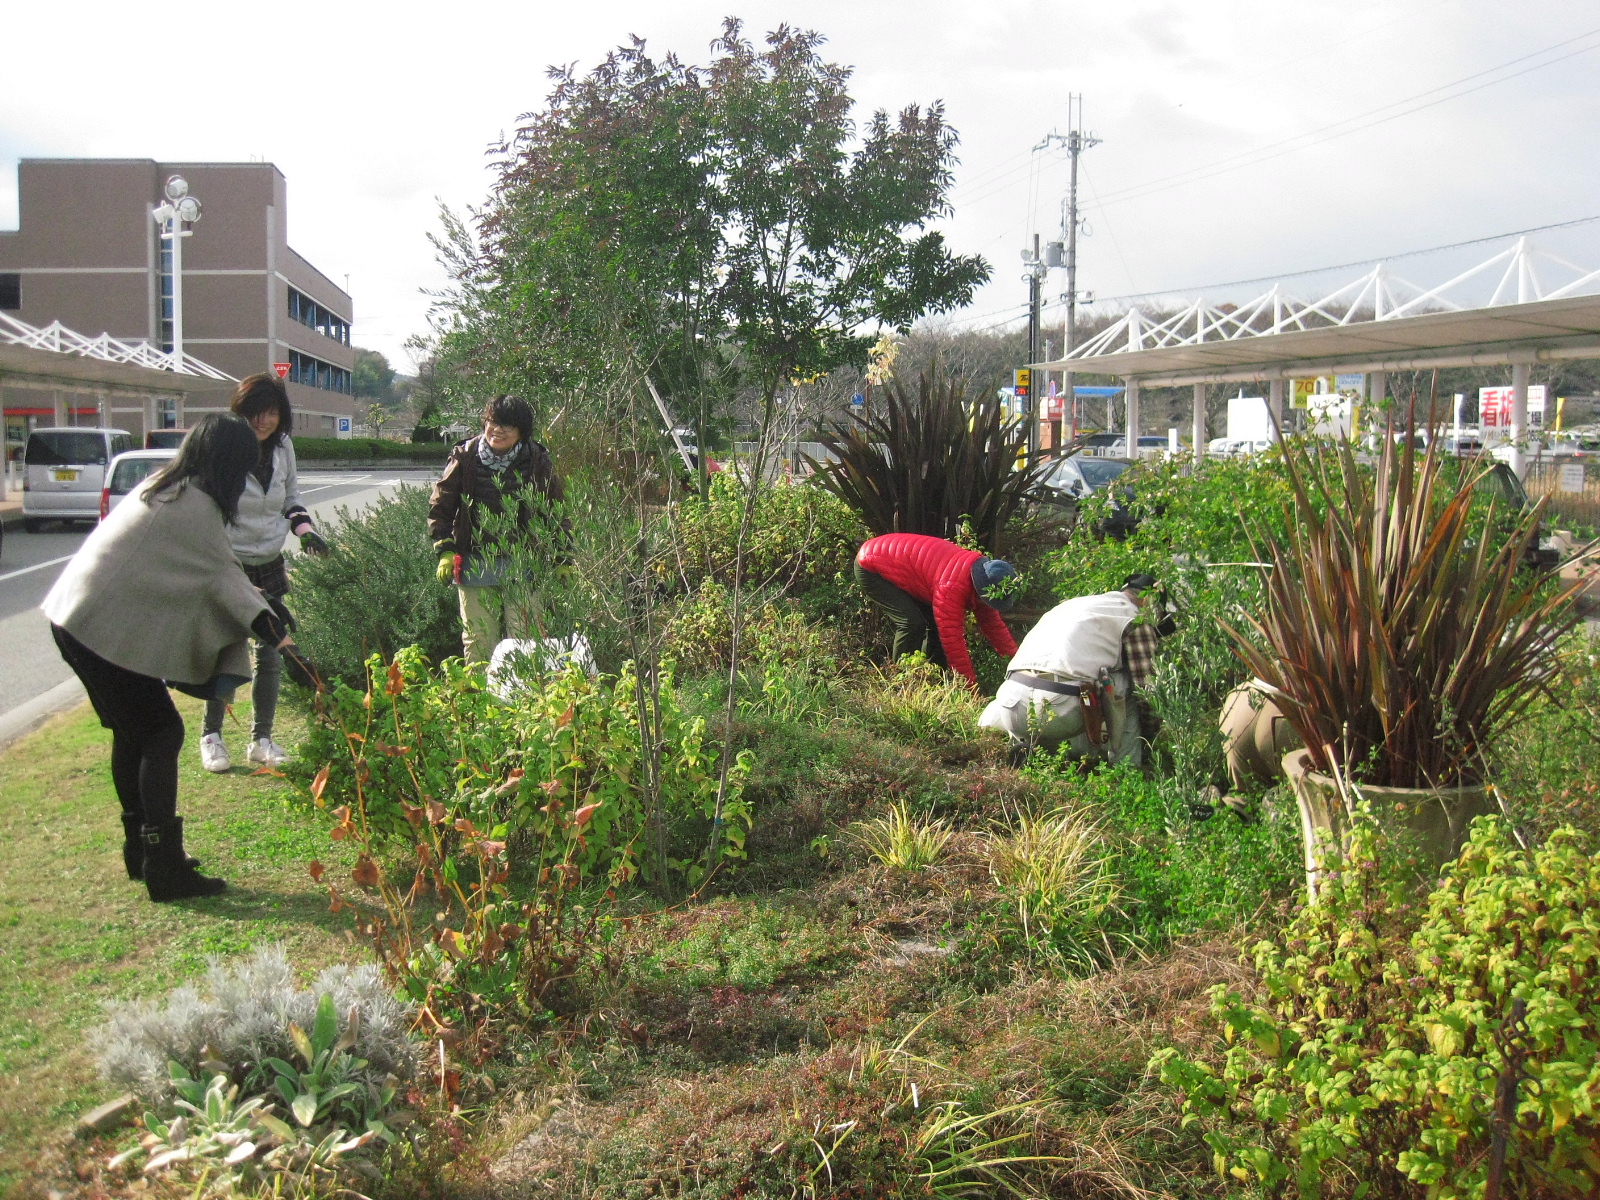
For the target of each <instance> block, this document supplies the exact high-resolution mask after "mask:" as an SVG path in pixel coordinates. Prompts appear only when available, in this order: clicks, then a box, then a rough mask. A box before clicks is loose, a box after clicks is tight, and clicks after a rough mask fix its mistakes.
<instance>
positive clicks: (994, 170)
mask: <svg viewBox="0 0 1600 1200" xmlns="http://www.w3.org/2000/svg"><path fill="white" fill-rule="evenodd" d="M1455 2H1456V0H1438V2H1437V3H1435V4H1432V5H1429V6H1428V7H1427V8H1424V9H1421V10H1418V11H1417V12H1410V13H1403V14H1402V15H1400V16H1398V17H1395V18H1394V19H1393V20H1391V21H1385V22H1384V23H1383V24H1381V25H1374V26H1372V27H1371V28H1370V29H1364V30H1361V31H1360V32H1358V33H1353V34H1350V35H1349V36H1347V37H1344V38H1340V39H1339V40H1338V41H1335V42H1328V43H1320V44H1319V45H1318V47H1317V49H1316V50H1315V51H1310V52H1307V53H1305V54H1301V55H1296V56H1295V57H1293V58H1290V59H1287V60H1280V61H1279V62H1278V63H1277V64H1276V65H1275V66H1273V67H1270V68H1264V69H1262V70H1260V71H1257V72H1256V73H1255V74H1253V75H1247V76H1244V77H1243V79H1241V80H1239V81H1238V82H1240V83H1247V82H1250V81H1252V80H1255V79H1260V78H1263V77H1265V76H1267V75H1270V74H1273V73H1275V72H1277V71H1279V70H1281V68H1282V67H1283V65H1284V63H1285V62H1288V63H1294V62H1299V61H1301V60H1303V59H1307V58H1313V57H1325V56H1326V54H1327V52H1328V51H1329V50H1331V49H1335V48H1337V47H1339V46H1343V45H1345V44H1346V43H1349V42H1353V41H1359V40H1360V39H1362V38H1364V37H1369V36H1371V35H1372V34H1375V33H1381V32H1382V31H1383V30H1385V29H1388V28H1389V27H1390V26H1391V25H1396V24H1399V23H1400V22H1401V21H1404V20H1409V19H1412V18H1415V17H1418V16H1421V15H1422V13H1425V12H1430V11H1432V10H1433V9H1435V8H1441V7H1443V6H1444V5H1445V4H1448V3H1455ZM1401 103H1403V101H1402V102H1401ZM1033 154H1034V151H1033V150H1021V151H1018V152H1017V153H1016V154H1013V155H1010V156H1009V157H1007V158H1004V159H1002V160H1001V161H1000V162H998V163H996V164H995V165H994V166H992V167H989V168H987V169H986V170H983V171H980V172H979V173H978V174H976V175H974V176H973V177H972V178H971V179H968V180H965V181H963V182H962V183H961V184H959V185H958V186H957V187H955V188H954V189H953V190H952V191H951V193H950V201H951V202H952V203H956V202H958V201H960V202H963V203H968V202H971V203H976V200H981V199H986V198H988V197H989V196H992V195H994V194H995V192H996V191H1003V190H1004V188H1003V187H999V186H994V185H999V184H1001V183H1002V181H1003V182H1004V183H1006V184H1008V185H1009V183H1010V182H1011V180H1012V179H1013V178H1014V177H1015V176H1017V175H1020V174H1022V173H1023V172H1025V171H1027V170H1029V169H1030V168H1031V167H1032V166H1033V163H1032V162H1031V161H1029V162H1025V163H1022V164H1020V165H1018V166H1015V167H1013V166H1011V165H1010V164H1012V163H1014V162H1016V160H1017V159H1019V158H1022V157H1023V156H1024V155H1028V156H1029V157H1030V159H1031V157H1032V155H1033ZM1197 169H1198V168H1197ZM997 175H998V177H996V178H991V176H997ZM980 187H981V188H983V189H984V192H983V195H982V196H979V197H977V198H976V199H975V200H972V201H968V200H966V197H967V196H968V195H969V194H970V193H971V192H972V191H973V190H974V189H975V188H980Z"/></svg>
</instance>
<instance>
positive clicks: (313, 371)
mask: <svg viewBox="0 0 1600 1200" xmlns="http://www.w3.org/2000/svg"><path fill="white" fill-rule="evenodd" d="M289 382H290V383H298V384H300V385H301V386H302V387H314V388H321V389H322V390H323V391H325V392H339V393H341V394H343V395H346V396H348V395H350V385H351V378H350V372H349V371H346V370H345V369H344V368H343V367H336V366H334V365H333V364H332V363H326V362H323V361H322V360H321V359H320V358H312V357H311V355H309V354H301V353H300V351H298V350H291V351H289Z"/></svg>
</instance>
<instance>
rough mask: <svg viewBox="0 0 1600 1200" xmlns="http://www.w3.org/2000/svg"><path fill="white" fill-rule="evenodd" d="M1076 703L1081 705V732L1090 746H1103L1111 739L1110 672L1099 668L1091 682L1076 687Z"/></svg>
mask: <svg viewBox="0 0 1600 1200" xmlns="http://www.w3.org/2000/svg"><path fill="white" fill-rule="evenodd" d="M1078 703H1079V704H1081V705H1082V706H1083V732H1084V736H1085V737H1087V738H1088V739H1089V744H1090V745H1091V746H1104V745H1105V744H1106V743H1107V742H1109V741H1110V740H1111V672H1110V671H1109V670H1107V669H1106V668H1105V667H1101V668H1100V676H1099V678H1097V679H1096V680H1095V681H1094V682H1093V683H1088V684H1083V685H1082V686H1081V687H1079V689H1078Z"/></svg>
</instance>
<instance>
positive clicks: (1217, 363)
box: [1033, 238, 1600, 474]
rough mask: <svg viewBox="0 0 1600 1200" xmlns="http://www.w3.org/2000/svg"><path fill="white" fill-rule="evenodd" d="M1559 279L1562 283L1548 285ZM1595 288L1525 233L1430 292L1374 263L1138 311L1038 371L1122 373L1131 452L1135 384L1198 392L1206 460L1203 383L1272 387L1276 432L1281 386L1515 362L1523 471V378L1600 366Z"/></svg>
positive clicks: (1198, 438) (1597, 277)
mask: <svg viewBox="0 0 1600 1200" xmlns="http://www.w3.org/2000/svg"><path fill="white" fill-rule="evenodd" d="M1497 271H1498V277H1496V274H1495V273H1496V272H1497ZM1563 275H1565V276H1567V277H1568V278H1566V280H1565V281H1564V282H1559V283H1558V282H1556V280H1557V279H1559V278H1560V276H1563ZM1491 282H1492V283H1493V288H1492V290H1488V284H1490V283H1491ZM1596 292H1600V271H1589V270H1585V269H1584V268H1582V267H1579V266H1577V265H1575V264H1573V263H1570V262H1568V261H1566V260H1565V259H1562V258H1558V257H1557V256H1555V255H1552V254H1547V253H1545V252H1543V251H1541V250H1539V249H1537V248H1535V247H1534V246H1533V245H1532V244H1531V243H1530V242H1529V241H1528V240H1527V239H1526V238H1521V239H1518V241H1517V242H1516V243H1515V244H1514V245H1513V246H1511V247H1510V248H1509V249H1507V250H1504V251H1502V252H1501V253H1499V254H1496V255H1495V256H1494V257H1492V258H1490V259H1488V260H1487V261H1485V262H1482V263H1479V264H1478V265H1477V266H1476V267H1473V268H1472V269H1471V270H1469V271H1464V272H1462V273H1460V274H1458V275H1456V276H1455V277H1454V278H1452V279H1449V280H1447V281H1446V282H1444V283H1441V284H1439V285H1437V286H1436V287H1433V288H1423V287H1421V286H1419V285H1417V284H1414V283H1412V282H1410V281H1409V280H1407V279H1404V278H1402V277H1401V276H1400V275H1398V274H1397V273H1395V272H1394V271H1392V270H1391V269H1389V268H1388V267H1387V266H1386V265H1385V264H1383V263H1379V264H1378V265H1377V266H1375V267H1373V268H1372V269H1371V270H1370V271H1368V272H1367V273H1365V274H1364V275H1362V276H1361V277H1360V278H1359V279H1355V280H1352V281H1351V282H1349V283H1347V284H1345V285H1344V286H1343V287H1341V288H1339V289H1338V290H1336V291H1334V292H1331V293H1329V294H1327V295H1325V296H1323V297H1321V298H1320V299H1318V300H1315V301H1310V302H1307V301H1302V300H1299V299H1297V298H1295V297H1293V296H1290V295H1289V294H1287V293H1286V292H1285V291H1284V290H1283V289H1282V287H1281V286H1279V285H1274V286H1273V287H1272V288H1270V289H1269V290H1268V291H1266V292H1264V293H1262V294H1261V295H1259V296H1257V297H1256V298H1255V299H1253V300H1251V301H1249V302H1247V303H1245V304H1240V305H1224V306H1214V305H1209V304H1207V303H1206V302H1205V301H1204V300H1195V301H1194V302H1192V303H1191V304H1189V305H1187V306H1186V307H1184V308H1183V309H1181V310H1180V311H1179V312H1178V313H1176V314H1175V315H1172V316H1167V317H1164V318H1162V319H1160V320H1156V319H1153V318H1151V317H1149V316H1146V315H1145V314H1144V313H1142V312H1141V311H1140V310H1139V309H1138V308H1132V309H1129V310H1128V312H1127V313H1126V314H1124V315H1123V316H1122V317H1121V318H1120V319H1119V320H1117V321H1116V322H1115V323H1114V324H1112V325H1111V326H1109V327H1108V328H1106V329H1104V330H1102V331H1101V332H1100V333H1099V334H1097V335H1096V336H1095V337H1093V338H1091V339H1090V340H1089V341H1087V342H1085V343H1084V344H1083V345H1081V346H1079V347H1077V348H1076V349H1075V350H1073V352H1072V353H1071V354H1069V355H1067V356H1066V357H1065V358H1062V359H1058V360H1056V361H1054V362H1046V363H1035V364H1033V366H1034V368H1035V369H1036V370H1043V371H1064V372H1069V373H1082V374H1096V375H1113V376H1118V377H1121V378H1122V379H1123V380H1124V381H1125V382H1126V385H1127V414H1128V438H1129V441H1128V444H1129V445H1130V446H1133V445H1137V444H1138V443H1137V441H1136V440H1135V439H1136V437H1137V431H1138V422H1139V388H1140V386H1141V385H1143V386H1158V387H1172V386H1179V385H1183V384H1193V385H1194V388H1195V416H1194V421H1195V428H1194V445H1195V452H1196V454H1202V453H1204V450H1205V442H1206V438H1205V394H1204V388H1205V385H1206V384H1208V383H1221V382H1236V381H1237V382H1244V381H1251V380H1265V381H1267V383H1268V384H1269V386H1270V390H1271V401H1270V403H1271V407H1272V412H1273V416H1274V417H1275V418H1276V420H1277V421H1278V422H1279V423H1280V424H1281V422H1282V419H1283V397H1284V380H1286V379H1304V378H1311V377H1316V376H1323V375H1334V374H1347V373H1348V374H1356V373H1360V374H1363V375H1365V376H1366V377H1367V380H1368V385H1369V395H1368V400H1369V402H1371V403H1379V402H1381V401H1382V400H1383V399H1384V397H1385V395H1386V389H1387V376H1388V373H1389V372H1390V371H1401V370H1426V369H1430V368H1434V367H1467V366H1506V365H1509V366H1510V367H1511V369H1512V380H1511V382H1512V387H1513V389H1514V392H1513V408H1512V417H1511V441H1512V443H1513V445H1514V446H1515V447H1518V450H1517V452H1516V453H1515V457H1514V459H1513V464H1512V465H1513V467H1514V468H1515V469H1516V470H1517V472H1518V474H1521V473H1522V471H1523V469H1524V464H1523V461H1522V455H1521V453H1520V447H1521V445H1522V444H1523V443H1524V441H1525V439H1526V434H1527V429H1528V421H1527V418H1528V412H1527V408H1528V397H1527V388H1528V369H1529V367H1530V366H1532V364H1534V363H1536V362H1551V361H1556V360H1560V359H1573V358H1600V295H1596V294H1595V293H1596ZM1485 293H1487V294H1486V295H1485Z"/></svg>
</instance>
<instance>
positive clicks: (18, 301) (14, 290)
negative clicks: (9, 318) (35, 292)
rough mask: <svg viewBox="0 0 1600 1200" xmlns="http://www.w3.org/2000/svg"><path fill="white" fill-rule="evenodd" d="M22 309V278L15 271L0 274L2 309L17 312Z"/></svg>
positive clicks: (0, 306) (0, 304)
mask: <svg viewBox="0 0 1600 1200" xmlns="http://www.w3.org/2000/svg"><path fill="white" fill-rule="evenodd" d="M21 307H22V276H21V275H19V274H17V273H16V272H15V271H12V272H0V309H7V310H10V311H13V312H14V311H16V310H17V309H19V308H21Z"/></svg>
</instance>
